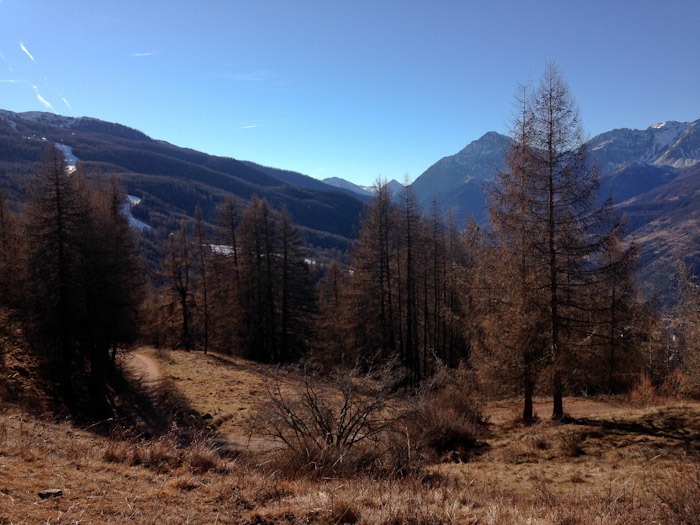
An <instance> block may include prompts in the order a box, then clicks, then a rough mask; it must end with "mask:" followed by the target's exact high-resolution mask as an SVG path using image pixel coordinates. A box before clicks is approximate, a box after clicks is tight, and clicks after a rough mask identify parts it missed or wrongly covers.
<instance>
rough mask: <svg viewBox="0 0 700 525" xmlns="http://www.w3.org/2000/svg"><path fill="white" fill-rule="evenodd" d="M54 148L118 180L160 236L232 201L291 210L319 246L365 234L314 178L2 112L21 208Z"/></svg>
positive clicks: (114, 128)
mask: <svg viewBox="0 0 700 525" xmlns="http://www.w3.org/2000/svg"><path fill="white" fill-rule="evenodd" d="M52 144H53V145H56V144H58V145H60V146H61V149H62V150H63V151H70V152H71V153H72V155H73V156H74V157H75V158H74V161H75V162H78V163H79V164H80V165H82V166H83V167H84V168H85V169H86V171H87V172H88V174H96V173H100V174H103V175H111V174H115V175H118V176H119V178H120V179H121V181H122V184H123V185H124V186H125V188H126V190H127V192H128V193H129V194H130V195H134V196H137V197H139V198H141V202H140V203H139V205H138V206H136V207H134V209H133V212H134V215H135V218H136V219H138V220H140V221H142V222H144V223H145V224H148V225H149V226H151V227H152V228H153V229H154V232H155V234H158V232H161V233H162V232H167V231H172V230H174V229H176V228H177V227H178V223H179V219H180V218H181V217H191V216H192V215H193V213H194V208H195V205H196V204H198V203H199V204H200V206H201V207H202V211H203V212H204V217H205V220H208V221H211V222H213V221H214V220H215V217H214V213H215V208H216V205H217V204H218V203H219V202H220V201H221V200H222V199H223V197H224V196H225V195H227V194H233V195H236V196H238V197H240V198H241V199H244V200H247V199H249V198H250V197H251V196H252V195H253V194H257V195H260V196H262V197H265V198H267V199H268V200H269V201H270V203H271V204H272V205H273V206H274V207H276V208H280V207H281V206H286V207H287V208H288V209H289V211H290V214H291V216H292V218H293V220H294V221H295V222H296V223H297V224H299V225H300V226H302V228H303V229H304V231H305V233H306V236H307V239H308V240H309V241H310V242H311V243H312V244H314V245H316V246H320V247H334V248H341V249H345V248H347V247H348V246H349V244H350V242H351V239H352V238H353V237H354V235H355V234H356V231H357V229H358V227H359V219H360V214H361V212H362V208H363V203H362V202H361V201H360V200H359V199H358V198H356V197H354V196H352V195H350V194H348V193H347V192H342V191H339V190H337V189H336V188H333V187H331V186H328V185H326V184H323V183H322V182H320V181H317V180H315V179H312V178H311V177H306V176H304V175H301V174H298V173H294V172H288V171H283V170H274V169H272V168H265V167H263V166H260V165H257V164H253V163H247V162H241V161H238V160H236V159H231V158H224V157H216V156H212V155H207V154H205V153H200V152H198V151H194V150H191V149H186V148H180V147H177V146H174V145H172V144H168V143H166V142H163V141H157V140H153V139H151V138H150V137H148V136H147V135H145V134H144V133H141V132H140V131H137V130H134V129H131V128H128V127H126V126H122V125H120V124H114V123H109V122H103V121H100V120H97V119H91V118H71V117H62V116H58V115H54V114H52V113H39V112H31V113H13V112H10V111H3V110H0V182H2V184H3V186H5V187H6V188H8V193H9V194H10V198H11V199H12V200H13V201H14V202H19V201H21V200H22V199H23V198H24V191H25V189H26V185H25V181H26V178H27V177H28V176H30V175H31V174H32V173H34V172H35V171H36V169H37V167H38V166H39V163H40V161H41V159H42V157H43V155H44V154H45V152H46V150H47V149H48V147H49V146H50V145H52ZM66 148H68V149H66Z"/></svg>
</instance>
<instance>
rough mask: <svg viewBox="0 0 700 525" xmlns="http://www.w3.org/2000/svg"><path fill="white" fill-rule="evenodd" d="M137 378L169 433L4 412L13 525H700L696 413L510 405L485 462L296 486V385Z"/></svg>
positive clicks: (147, 358) (154, 369)
mask: <svg viewBox="0 0 700 525" xmlns="http://www.w3.org/2000/svg"><path fill="white" fill-rule="evenodd" d="M123 367H124V369H125V370H126V371H127V372H128V374H127V375H128V377H130V378H131V381H133V382H134V383H135V384H136V385H137V386H138V388H140V392H141V395H143V396H146V397H148V398H150V399H151V401H152V402H153V404H154V405H155V406H156V407H158V406H160V407H166V406H167V413H168V414H171V416H169V424H170V426H171V428H169V429H168V428H162V427H161V431H160V432H159V433H157V434H156V433H155V432H150V433H149V431H148V429H149V428H150V429H151V430H153V429H154V428H155V423H154V422H153V421H149V420H148V418H144V419H143V420H142V421H140V422H139V421H138V420H137V421H136V423H134V424H133V425H131V426H127V425H124V428H122V429H121V430H119V431H113V432H112V433H111V434H109V435H105V434H104V433H100V432H96V430H99V426H98V427H93V428H88V427H86V426H85V425H83V426H79V425H74V424H71V423H70V422H69V421H67V420H51V421H49V420H47V419H46V418H45V417H41V416H39V415H31V414H30V412H31V411H30V410H29V406H28V404H27V400H26V399H25V400H24V401H23V402H19V403H5V404H4V405H0V407H2V408H1V409H0V523H3V524H10V523H13V524H14V523H17V524H19V523H28V524H38V523H51V524H57V523H66V524H67V523H81V524H82V523H203V524H208V523H212V524H214V523H242V524H246V523H247V524H267V523H288V524H297V523H298V524H301V523H325V524H340V523H367V524H387V525H388V524H396V525H398V524H423V523H425V524H447V523H455V524H463V523H464V524H510V523H512V524H516V523H518V524H519V523H531V524H540V523H541V524H568V525H574V524H589V523H599V524H608V523H609V524H623V523H624V524H637V523H685V524H691V523H700V461H698V460H699V458H700V405H699V404H697V403H695V402H684V401H680V400H668V399H659V398H656V397H653V396H646V397H644V399H643V400H642V401H640V402H638V403H636V404H630V403H629V402H627V401H625V400H620V399H618V400H612V401H611V400H608V401H604V400H591V399H567V400H566V408H567V410H568V412H569V414H570V416H571V417H570V418H569V419H568V420H567V421H566V422H565V423H554V422H551V421H549V420H548V419H547V418H546V417H544V416H546V415H548V406H547V403H545V402H542V403H541V404H538V406H537V411H538V412H539V413H540V415H541V416H543V417H542V419H541V420H540V422H538V423H537V424H535V425H533V426H530V427H524V426H521V425H519V424H517V423H515V420H516V417H517V413H518V406H517V404H513V405H509V404H507V403H502V404H499V405H493V406H488V407H487V408H486V416H487V420H488V425H487V434H486V436H485V438H484V441H485V442H486V444H487V445H486V446H484V447H482V448H481V449H480V453H479V454H476V455H473V456H470V457H465V456H463V455H459V454H445V455H443V456H442V457H439V458H433V459H432V460H431V461H429V462H425V463H424V464H423V465H422V468H421V469H420V470H419V471H416V472H412V473H411V474H410V475H405V476H401V477H396V476H386V475H377V474H372V473H362V472H359V473H356V474H355V475H352V476H342V477H334V476H313V475H307V474H297V475H290V474H289V472H287V471H286V470H284V469H282V468H280V467H279V465H280V463H279V462H278V461H277V462H276V461H275V457H276V456H275V454H279V452H275V451H274V449H275V448H278V445H277V444H276V443H275V442H273V441H271V440H269V439H264V438H262V437H260V436H258V435H256V433H255V431H254V427H255V422H256V414H257V411H258V409H259V406H260V403H264V402H265V401H266V395H267V391H268V389H269V386H270V384H271V383H272V382H273V381H274V382H277V383H278V384H280V388H281V389H282V391H283V392H284V391H287V390H289V391H293V390H294V389H295V388H298V386H299V384H300V378H299V377H298V376H296V375H295V374H293V373H287V374H283V375H282V379H279V378H280V374H277V373H275V370H274V369H272V368H269V367H266V366H264V365H259V364H255V363H250V362H248V361H244V360H241V359H237V358H230V357H222V356H218V355H208V356H204V355H202V354H201V353H186V352H180V351H172V352H156V351H155V350H151V349H140V350H139V351H138V352H137V353H136V354H133V355H131V356H127V357H125V359H124V362H123ZM117 401H118V403H119V402H121V403H124V404H125V405H127V404H129V400H127V399H124V400H121V401H119V400H117ZM173 414H174V415H173ZM188 419H190V420H196V424H195V425H190V426H189V427H188V428H189V430H188V432H187V433H183V432H182V431H181V429H180V428H179V427H181V426H182V425H184V423H186V422H187V420H188ZM117 426H118V425H117ZM399 446H400V444H399ZM46 489H60V491H61V495H59V496H57V497H47V498H44V499H42V498H41V497H39V495H38V494H39V492H40V491H43V490H46Z"/></svg>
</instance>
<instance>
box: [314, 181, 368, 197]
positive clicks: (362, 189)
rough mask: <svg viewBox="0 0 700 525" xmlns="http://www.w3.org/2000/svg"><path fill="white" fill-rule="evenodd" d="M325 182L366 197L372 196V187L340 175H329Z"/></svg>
mask: <svg viewBox="0 0 700 525" xmlns="http://www.w3.org/2000/svg"><path fill="white" fill-rule="evenodd" d="M323 182H325V183H326V184H329V185H331V186H334V187H336V188H339V189H343V190H347V191H351V192H353V193H356V194H357V195H362V196H364V197H371V196H372V188H371V187H367V186H359V185H357V184H355V183H353V182H350V181H348V180H345V179H341V178H340V177H329V178H327V179H323Z"/></svg>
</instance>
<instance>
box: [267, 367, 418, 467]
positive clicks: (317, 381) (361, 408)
mask: <svg viewBox="0 0 700 525" xmlns="http://www.w3.org/2000/svg"><path fill="white" fill-rule="evenodd" d="M399 381H400V376H399V375H398V374H397V373H395V371H394V369H393V367H392V366H391V365H387V366H385V367H382V368H381V369H378V370H375V371H373V372H370V373H361V372H360V371H359V370H358V369H338V370H336V371H335V372H333V373H332V374H330V375H329V376H328V377H317V376H313V375H311V374H308V373H305V374H304V375H303V378H302V381H301V382H300V383H299V384H298V385H297V386H295V387H291V388H289V389H287V390H283V389H282V387H281V378H280V377H277V378H276V381H274V383H273V384H272V385H271V386H270V387H269V388H268V392H267V394H268V396H267V400H266V402H265V404H264V405H262V406H261V407H260V409H259V411H258V417H257V419H256V425H257V427H256V429H255V430H256V431H257V432H258V433H260V434H261V435H262V436H264V437H266V438H269V439H273V440H275V441H277V442H278V443H280V444H281V445H282V450H281V451H280V452H279V453H278V455H277V457H276V458H275V462H274V467H275V468H278V469H283V470H284V472H285V473H286V474H287V475H298V474H303V475H314V476H337V475H340V476H347V475H352V474H355V473H359V472H375V473H401V472H403V471H405V470H406V465H403V464H402V462H403V461H406V460H407V458H411V454H410V453H407V452H406V451H405V450H404V448H405V447H404V445H403V444H404V443H405V442H406V439H405V437H404V436H405V432H403V431H402V430H401V429H400V424H399V423H400V422H401V420H402V419H403V418H404V416H405V413H406V409H405V408H402V404H401V403H400V401H399V394H398V390H397V385H398V383H399Z"/></svg>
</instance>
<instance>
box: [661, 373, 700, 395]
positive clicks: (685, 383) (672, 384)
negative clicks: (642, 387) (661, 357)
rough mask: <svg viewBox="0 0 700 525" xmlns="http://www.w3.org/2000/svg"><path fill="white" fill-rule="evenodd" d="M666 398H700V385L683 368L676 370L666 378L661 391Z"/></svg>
mask: <svg viewBox="0 0 700 525" xmlns="http://www.w3.org/2000/svg"><path fill="white" fill-rule="evenodd" d="M659 390H660V393H661V394H663V395H664V396H669V397H675V398H690V399H699V398H700V384H699V383H698V381H697V379H695V378H694V377H693V376H692V375H691V374H689V373H688V372H687V371H686V370H684V369H683V368H681V367H677V368H675V369H674V370H673V371H671V373H669V374H668V375H667V376H666V377H665V378H664V382H663V384H662V385H661V388H660V389H659Z"/></svg>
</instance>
